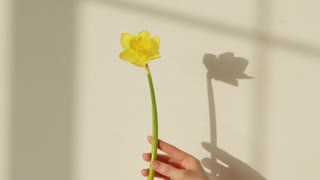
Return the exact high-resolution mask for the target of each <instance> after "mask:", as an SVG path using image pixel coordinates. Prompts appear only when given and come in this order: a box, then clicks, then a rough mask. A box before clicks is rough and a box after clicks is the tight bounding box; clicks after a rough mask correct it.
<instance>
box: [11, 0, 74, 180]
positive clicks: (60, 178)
mask: <svg viewBox="0 0 320 180" xmlns="http://www.w3.org/2000/svg"><path fill="white" fill-rule="evenodd" d="M12 3H13V6H12V8H13V9H12V10H13V20H12V22H13V24H12V30H13V33H12V36H13V37H12V39H13V47H12V52H11V53H12V61H11V67H12V71H11V72H12V74H11V81H10V82H11V88H10V89H11V90H12V91H11V98H10V100H11V106H10V136H9V137H10V138H11V139H10V140H9V142H10V147H9V148H10V149H9V152H10V157H9V161H10V162H9V163H10V165H9V167H10V168H9V179H10V180H71V179H72V171H73V164H72V161H73V158H72V151H73V103H74V97H73V96H74V94H73V90H74V83H75V80H74V73H75V47H74V34H75V33H74V32H75V27H74V26H75V1H74V0H61V1H52V0H30V1H19V0H14V1H13V2H12Z"/></svg>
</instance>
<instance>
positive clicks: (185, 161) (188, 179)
mask: <svg viewBox="0 0 320 180" xmlns="http://www.w3.org/2000/svg"><path fill="white" fill-rule="evenodd" d="M148 142H149V143H150V144H151V142H152V137H151V136H148ZM158 148H159V149H160V150H161V151H163V152H164V153H166V155H165V154H158V156H157V160H156V161H154V162H153V163H152V164H151V167H152V168H153V169H154V170H155V177H157V178H162V179H164V180H172V179H174V180H208V177H207V176H206V173H205V171H204V169H203V168H202V166H201V163H200V161H199V160H198V159H196V158H195V157H193V156H191V155H189V154H187V153H185V152H183V151H181V150H180V149H178V148H176V147H174V146H172V145H170V144H168V143H166V142H164V141H161V140H159V144H158ZM142 157H143V159H144V160H145V161H148V162H149V161H150V158H151V154H150V153H144V154H143V155H142ZM141 174H142V175H143V176H148V174H149V170H148V169H143V170H142V171H141Z"/></svg>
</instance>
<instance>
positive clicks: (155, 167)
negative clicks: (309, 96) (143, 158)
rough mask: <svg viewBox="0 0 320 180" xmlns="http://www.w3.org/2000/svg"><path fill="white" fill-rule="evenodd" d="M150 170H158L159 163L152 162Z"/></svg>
mask: <svg viewBox="0 0 320 180" xmlns="http://www.w3.org/2000/svg"><path fill="white" fill-rule="evenodd" d="M151 166H152V168H153V169H158V167H159V166H160V164H159V162H157V161H154V162H152V165H151Z"/></svg>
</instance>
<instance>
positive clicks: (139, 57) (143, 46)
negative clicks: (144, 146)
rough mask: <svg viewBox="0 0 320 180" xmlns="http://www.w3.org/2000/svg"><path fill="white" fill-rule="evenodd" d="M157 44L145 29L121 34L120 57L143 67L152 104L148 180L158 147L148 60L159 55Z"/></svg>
mask: <svg viewBox="0 0 320 180" xmlns="http://www.w3.org/2000/svg"><path fill="white" fill-rule="evenodd" d="M159 44H160V40H159V38H158V37H154V38H152V37H151V35H150V33H149V32H147V31H141V32H140V33H139V34H138V36H134V35H131V34H127V33H123V34H122V35H121V45H122V48H123V51H122V52H121V53H120V55H119V57H120V59H122V60H125V61H127V62H130V63H132V64H134V65H136V66H139V67H145V69H146V72H147V77H148V83H149V87H150V95H151V105H152V145H151V159H150V168H149V175H148V180H153V179H154V175H155V171H154V170H153V169H152V167H151V163H152V162H154V161H155V160H156V159H157V149H158V113H157V103H156V96H155V92H154V87H153V82H152V77H151V73H150V69H149V65H148V63H149V62H150V60H153V59H157V58H159V57H160V54H159Z"/></svg>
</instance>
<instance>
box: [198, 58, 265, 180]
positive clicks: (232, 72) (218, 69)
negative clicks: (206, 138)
mask: <svg viewBox="0 0 320 180" xmlns="http://www.w3.org/2000/svg"><path fill="white" fill-rule="evenodd" d="M203 63H204V65H205V66H206V68H207V92H208V104H209V113H210V114H209V117H210V141H211V142H202V147H203V148H204V149H206V150H207V151H208V152H209V153H210V157H209V158H204V159H202V163H203V165H204V166H205V167H206V168H207V169H209V170H210V173H209V177H210V178H212V179H217V180H235V179H237V180H265V178H264V177H263V176H262V175H261V174H259V173H258V172H257V171H255V170H254V169H253V168H252V167H250V166H249V165H248V164H246V163H244V162H242V161H240V160H239V159H237V158H236V157H234V156H232V155H231V154H229V153H227V152H226V151H224V150H222V149H220V148H219V147H218V145H217V141H218V140H217V125H216V124H217V120H216V111H215V101H214V91H213V83H212V80H216V81H221V82H224V83H227V84H229V85H232V86H238V85H239V80H240V79H251V78H253V77H251V76H248V75H247V74H245V73H244V71H245V69H246V67H247V66H248V64H249V61H248V60H247V59H245V58H242V57H236V56H234V54H233V53H232V52H227V53H223V54H220V55H219V56H218V57H217V56H216V55H214V54H205V55H204V57H203Z"/></svg>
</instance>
